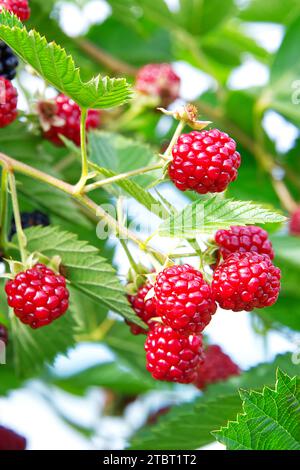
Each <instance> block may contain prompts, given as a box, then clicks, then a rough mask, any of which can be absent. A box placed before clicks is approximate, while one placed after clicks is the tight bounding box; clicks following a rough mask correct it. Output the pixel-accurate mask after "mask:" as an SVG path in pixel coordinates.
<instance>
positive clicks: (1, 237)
mask: <svg viewBox="0 0 300 470" xmlns="http://www.w3.org/2000/svg"><path fill="white" fill-rule="evenodd" d="M7 177H8V173H7V169H6V168H3V169H2V175H1V207H0V231H1V233H0V247H1V248H5V247H6V245H7V235H6V228H7V227H6V223H7V179H8V178H7Z"/></svg>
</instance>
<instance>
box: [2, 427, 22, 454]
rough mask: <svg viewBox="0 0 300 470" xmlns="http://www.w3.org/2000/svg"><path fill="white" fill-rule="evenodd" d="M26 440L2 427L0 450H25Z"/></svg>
mask: <svg viewBox="0 0 300 470" xmlns="http://www.w3.org/2000/svg"><path fill="white" fill-rule="evenodd" d="M25 449H26V439H25V438H24V437H22V436H20V435H19V434H17V433H15V432H14V431H11V430H10V429H7V428H5V427H4V426H0V450H25Z"/></svg>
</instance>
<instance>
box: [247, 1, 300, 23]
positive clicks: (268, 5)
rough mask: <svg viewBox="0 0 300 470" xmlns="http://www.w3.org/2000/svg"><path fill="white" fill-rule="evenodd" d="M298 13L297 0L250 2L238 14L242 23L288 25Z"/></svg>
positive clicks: (299, 6)
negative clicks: (259, 22) (260, 22)
mask: <svg viewBox="0 0 300 470" xmlns="http://www.w3.org/2000/svg"><path fill="white" fill-rule="evenodd" d="M299 13H300V5H299V2H298V0H286V1H285V2H282V0H264V1H263V2H262V1H261V0H251V1H250V2H247V6H246V7H245V8H243V9H242V11H241V12H240V15H239V16H240V18H242V19H243V20H244V21H254V22H258V21H262V22H268V23H285V24H286V23H290V22H291V20H293V19H294V18H295V17H296V16H297V15H299Z"/></svg>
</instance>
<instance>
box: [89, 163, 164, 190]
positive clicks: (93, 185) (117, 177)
mask: <svg viewBox="0 0 300 470" xmlns="http://www.w3.org/2000/svg"><path fill="white" fill-rule="evenodd" d="M160 168H162V164H161V163H156V164H155V165H151V166H146V167H143V168H138V169H136V170H132V171H128V172H126V173H121V174H119V175H115V176H112V177H110V178H106V179H104V180H101V181H96V182H95V183H91V184H89V185H87V186H86V187H85V189H84V192H85V193H88V192H90V191H93V190H94V189H98V188H101V187H102V186H105V185H106V184H111V183H116V182H118V181H121V180H124V179H127V178H131V177H133V176H137V175H142V174H143V173H149V172H150V171H154V170H158V169H160Z"/></svg>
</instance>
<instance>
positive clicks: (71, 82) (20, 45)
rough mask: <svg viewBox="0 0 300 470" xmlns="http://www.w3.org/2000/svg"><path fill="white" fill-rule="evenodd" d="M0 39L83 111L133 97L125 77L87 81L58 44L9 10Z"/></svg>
mask: <svg viewBox="0 0 300 470" xmlns="http://www.w3.org/2000/svg"><path fill="white" fill-rule="evenodd" d="M0 38H1V39H2V40H3V41H5V42H6V43H7V44H8V45H9V46H10V47H11V48H12V49H13V50H14V51H15V52H16V53H17V54H18V55H19V56H20V57H21V58H22V59H23V60H24V61H25V62H27V63H28V64H29V65H31V67H33V68H34V70H35V71H36V72H37V73H39V74H40V75H41V76H42V77H44V79H45V80H46V81H48V82H49V83H50V84H51V85H53V86H54V87H56V88H57V89H58V90H59V91H61V92H62V93H64V94H66V95H68V96H69V97H70V98H72V99H73V100H74V101H76V102H77V103H78V104H79V105H80V106H81V107H83V108H111V107H113V106H119V105H121V104H123V103H125V102H126V101H127V100H128V99H129V98H130V90H129V85H128V84H127V82H126V80H125V79H123V78H118V79H115V78H113V79H111V78H108V77H101V76H100V75H98V76H97V77H94V78H92V79H91V80H90V81H89V82H83V81H82V79H81V72H80V70H79V69H78V68H76V67H75V64H74V61H73V58H72V57H71V56H69V55H68V54H67V53H66V51H65V50H64V49H63V48H62V47H60V46H58V45H57V44H56V43H55V42H50V43H48V42H47V40H46V38H45V37H42V36H41V35H40V34H39V33H38V32H36V31H35V30H30V31H27V29H26V27H25V26H24V25H23V24H22V23H21V22H20V21H19V20H18V18H17V17H16V16H14V15H11V14H10V13H9V12H7V11H2V12H1V13H0Z"/></svg>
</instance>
